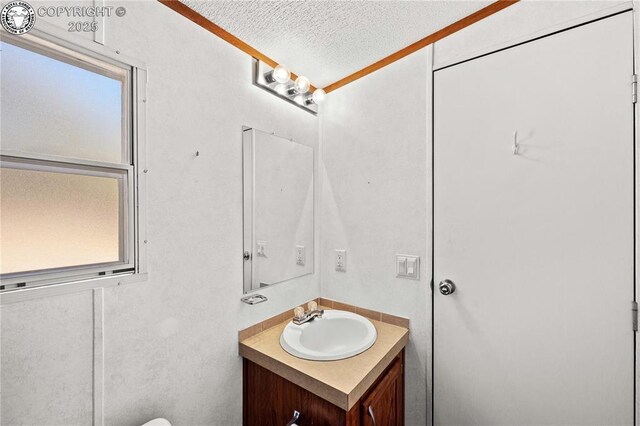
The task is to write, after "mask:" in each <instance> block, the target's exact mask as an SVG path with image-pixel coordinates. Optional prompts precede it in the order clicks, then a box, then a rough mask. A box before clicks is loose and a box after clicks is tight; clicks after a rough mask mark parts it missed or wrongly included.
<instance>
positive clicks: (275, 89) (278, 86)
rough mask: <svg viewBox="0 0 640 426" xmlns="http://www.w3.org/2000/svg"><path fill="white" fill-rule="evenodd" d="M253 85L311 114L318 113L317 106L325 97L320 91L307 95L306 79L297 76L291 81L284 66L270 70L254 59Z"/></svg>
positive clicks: (308, 82) (308, 88) (307, 83)
mask: <svg viewBox="0 0 640 426" xmlns="http://www.w3.org/2000/svg"><path fill="white" fill-rule="evenodd" d="M253 84H254V85H255V86H257V87H259V88H261V89H263V90H266V91H267V92H269V93H271V94H273V95H275V96H277V97H279V98H281V99H284V100H285V101H287V102H289V103H291V104H293V105H296V106H298V107H300V108H303V109H304V110H305V111H309V112H310V113H312V114H317V113H318V104H319V103H320V102H322V100H323V99H324V96H325V91H324V90H322V89H315V90H314V92H313V94H312V93H309V90H310V89H311V82H310V81H309V79H308V78H307V77H305V76H298V77H296V79H295V81H292V80H291V72H290V71H289V69H288V68H287V67H286V66H284V65H277V66H276V67H275V68H271V67H270V66H269V65H267V64H265V63H264V62H262V61H260V60H258V59H256V58H253Z"/></svg>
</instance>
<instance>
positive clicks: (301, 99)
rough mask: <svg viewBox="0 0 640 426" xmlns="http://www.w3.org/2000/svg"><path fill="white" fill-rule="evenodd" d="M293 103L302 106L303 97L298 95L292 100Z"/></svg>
mask: <svg viewBox="0 0 640 426" xmlns="http://www.w3.org/2000/svg"><path fill="white" fill-rule="evenodd" d="M293 101H294V102H295V103H297V104H298V105H304V96H302V95H298V96H296V97H295V98H293Z"/></svg>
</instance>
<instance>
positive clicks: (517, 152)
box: [513, 130, 520, 155]
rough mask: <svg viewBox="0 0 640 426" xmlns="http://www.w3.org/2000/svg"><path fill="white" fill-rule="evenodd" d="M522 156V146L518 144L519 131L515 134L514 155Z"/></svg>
mask: <svg viewBox="0 0 640 426" xmlns="http://www.w3.org/2000/svg"><path fill="white" fill-rule="evenodd" d="M518 154H520V144H519V143H518V131H517V130H516V131H515V132H513V155H518Z"/></svg>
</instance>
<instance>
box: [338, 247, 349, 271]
mask: <svg viewBox="0 0 640 426" xmlns="http://www.w3.org/2000/svg"><path fill="white" fill-rule="evenodd" d="M336 271H338V272H347V251H346V250H336Z"/></svg>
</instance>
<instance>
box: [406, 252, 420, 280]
mask: <svg viewBox="0 0 640 426" xmlns="http://www.w3.org/2000/svg"><path fill="white" fill-rule="evenodd" d="M417 262H418V259H417V258H410V257H408V258H407V276H408V277H411V278H416V272H417V271H418V268H417V267H416V263H417Z"/></svg>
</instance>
